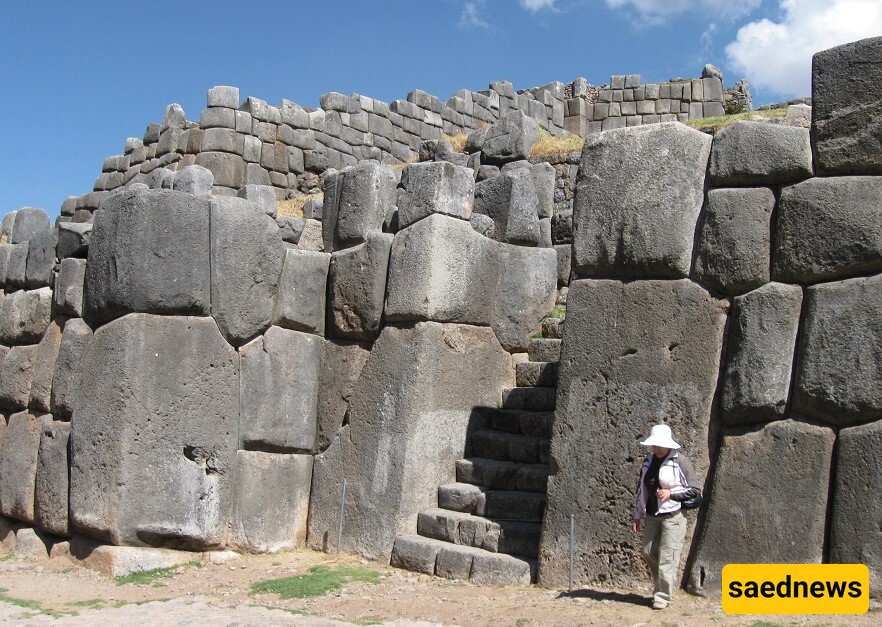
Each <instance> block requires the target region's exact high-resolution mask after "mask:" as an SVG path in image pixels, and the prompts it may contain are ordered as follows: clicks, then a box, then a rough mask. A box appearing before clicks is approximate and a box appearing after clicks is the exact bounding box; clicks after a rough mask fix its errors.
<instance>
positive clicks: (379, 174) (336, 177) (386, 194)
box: [322, 162, 398, 252]
mask: <svg viewBox="0 0 882 627" xmlns="http://www.w3.org/2000/svg"><path fill="white" fill-rule="evenodd" d="M397 184H398V181H397V179H396V178H395V172H394V171H393V170H392V167H391V166H389V165H386V164H379V163H376V162H365V163H362V164H360V165H357V166H354V167H349V168H345V169H343V170H342V171H340V172H337V173H333V174H329V175H328V176H326V177H325V182H324V190H325V199H324V204H323V206H322V212H323V214H322V237H323V238H324V242H325V250H326V251H328V252H330V251H334V250H340V249H342V248H346V247H349V246H355V245H357V244H360V243H362V242H365V241H367V236H368V234H371V233H379V232H380V231H382V229H383V221H384V220H385V219H386V213H387V212H388V211H389V209H390V208H391V207H393V206H395V201H396V195H397V193H396V189H395V188H396V186H397Z"/></svg>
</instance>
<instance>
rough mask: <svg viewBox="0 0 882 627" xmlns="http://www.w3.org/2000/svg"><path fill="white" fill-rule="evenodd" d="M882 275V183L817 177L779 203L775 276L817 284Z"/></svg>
mask: <svg viewBox="0 0 882 627" xmlns="http://www.w3.org/2000/svg"><path fill="white" fill-rule="evenodd" d="M879 271H882V179H880V178H879V177H870V176H842V177H836V178H814V179H811V180H808V181H804V182H802V183H799V184H798V185H793V186H791V187H785V188H784V189H783V190H782V191H781V200H780V201H779V203H778V218H777V237H776V238H775V254H774V255H773V266H772V276H773V277H774V278H775V280H777V281H783V282H787V283H816V282H819V281H829V280H831V279H840V278H847V277H849V276H854V275H856V274H869V273H872V272H879Z"/></svg>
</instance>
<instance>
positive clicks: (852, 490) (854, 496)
mask: <svg viewBox="0 0 882 627" xmlns="http://www.w3.org/2000/svg"><path fill="white" fill-rule="evenodd" d="M880 450H882V420H878V421H876V422H873V423H871V424H868V425H862V426H860V427H851V428H848V429H842V430H840V431H839V438H838V440H837V451H836V454H837V463H836V485H835V487H834V490H833V508H832V512H833V514H832V517H831V521H830V562H831V563H834V564H865V565H866V566H867V567H868V568H869V569H870V594H872V595H873V596H874V597H876V598H879V596H882V529H880V527H879V520H882V499H880V498H879V495H878V490H877V489H876V486H878V485H880V483H882V457H880V456H879V451H880Z"/></svg>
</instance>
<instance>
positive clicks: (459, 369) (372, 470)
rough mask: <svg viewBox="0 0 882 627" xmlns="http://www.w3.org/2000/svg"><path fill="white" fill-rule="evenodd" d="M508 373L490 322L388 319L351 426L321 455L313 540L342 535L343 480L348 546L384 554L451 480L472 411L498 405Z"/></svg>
mask: <svg viewBox="0 0 882 627" xmlns="http://www.w3.org/2000/svg"><path fill="white" fill-rule="evenodd" d="M511 377H512V373H511V367H510V359H509V358H508V356H507V354H506V353H505V351H503V350H502V347H501V346H499V342H498V341H497V340H496V337H495V336H494V335H493V332H492V331H491V330H490V329H488V328H480V327H471V326H464V325H444V324H439V323H435V322H419V323H417V324H416V325H414V326H413V327H408V328H396V327H392V326H386V327H385V328H384V329H383V332H382V334H381V335H380V338H379V339H378V340H377V341H376V342H375V343H374V346H373V350H372V351H371V355H370V357H369V358H368V360H367V363H366V364H365V366H364V369H363V370H362V373H361V378H360V380H359V381H358V384H357V386H356V390H355V392H354V394H353V395H352V397H351V399H350V408H349V424H348V425H347V426H345V427H343V429H342V430H341V431H340V432H339V434H338V435H337V436H336V437H335V439H334V441H333V442H332V443H331V446H330V447H329V448H328V450H327V451H325V452H324V453H322V454H320V455H317V456H316V458H315V468H314V472H313V491H312V494H313V496H312V499H311V502H310V515H309V545H310V546H312V547H316V548H320V547H322V546H323V545H328V546H332V545H333V544H335V543H336V529H337V517H338V515H339V506H340V503H339V499H340V493H341V488H342V482H343V479H344V478H346V480H347V497H346V509H345V514H344V523H343V546H342V548H343V550H346V551H355V552H358V553H361V554H362V555H365V556H369V557H381V556H382V557H386V558H388V556H389V554H390V552H391V550H392V544H393V541H394V539H395V536H396V534H398V533H399V532H410V533H413V532H415V531H416V517H417V513H418V512H419V511H420V510H422V509H424V508H426V507H427V506H430V505H431V504H432V503H434V502H435V499H436V498H437V489H438V486H439V485H441V484H443V483H446V482H450V481H452V480H453V479H454V462H455V460H457V459H459V458H461V457H462V456H463V453H464V450H465V439H466V430H467V428H468V425H469V420H470V416H471V412H472V409H473V408H474V407H477V406H490V407H493V406H495V405H496V404H497V403H498V402H499V398H500V393H501V390H502V387H503V386H505V385H506V384H507V382H508V381H510V379H511Z"/></svg>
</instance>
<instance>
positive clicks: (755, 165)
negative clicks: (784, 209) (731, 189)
mask: <svg viewBox="0 0 882 627" xmlns="http://www.w3.org/2000/svg"><path fill="white" fill-rule="evenodd" d="M708 174H709V175H710V181H711V184H713V185H716V186H723V185H780V184H782V183H791V182H793V181H799V180H802V179H806V178H808V177H810V176H811V175H812V148H811V143H810V142H809V132H808V129H804V128H797V127H793V126H782V125H779V124H768V123H766V122H745V121H742V122H736V123H735V124H733V125H731V126H727V127H726V128H724V129H722V130H720V131H719V132H718V133H717V134H716V135H714V144H713V149H712V150H711V156H710V168H709V170H708Z"/></svg>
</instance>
